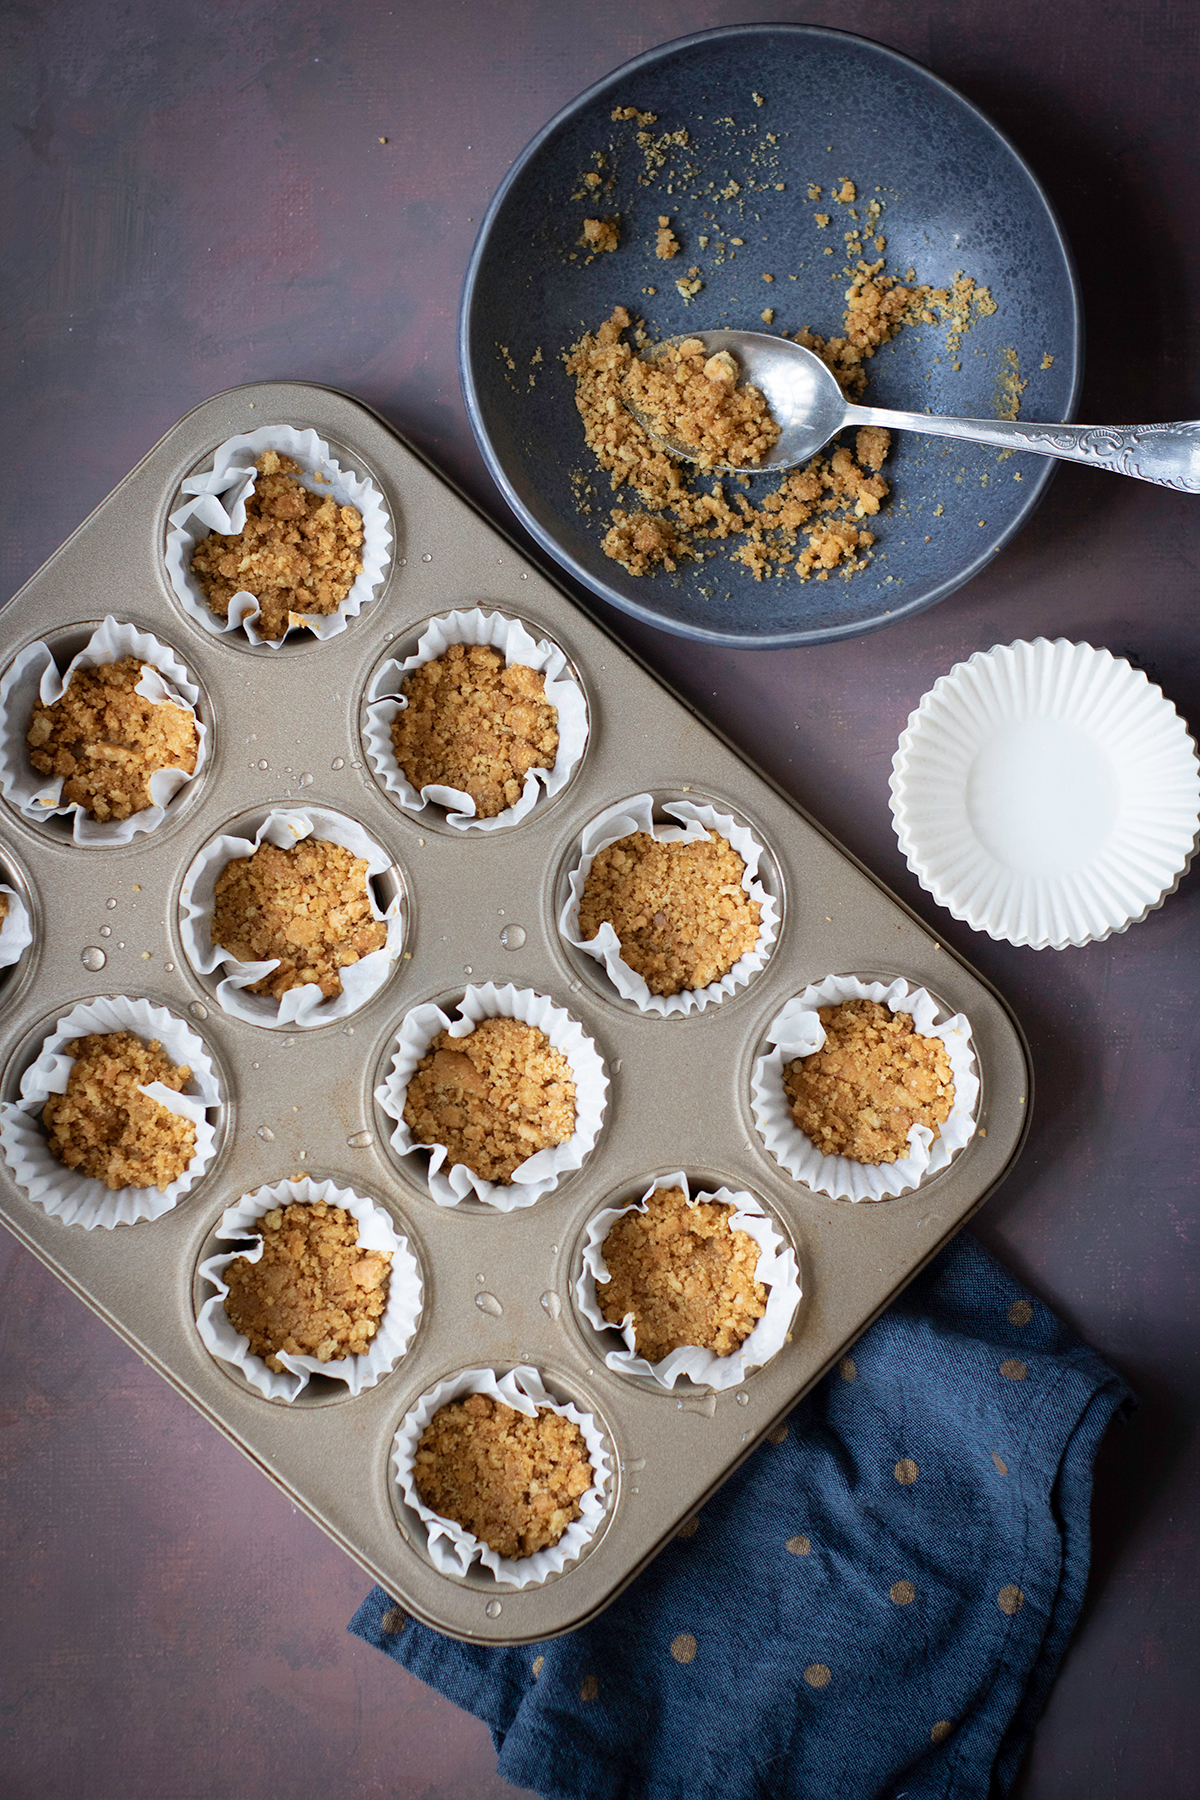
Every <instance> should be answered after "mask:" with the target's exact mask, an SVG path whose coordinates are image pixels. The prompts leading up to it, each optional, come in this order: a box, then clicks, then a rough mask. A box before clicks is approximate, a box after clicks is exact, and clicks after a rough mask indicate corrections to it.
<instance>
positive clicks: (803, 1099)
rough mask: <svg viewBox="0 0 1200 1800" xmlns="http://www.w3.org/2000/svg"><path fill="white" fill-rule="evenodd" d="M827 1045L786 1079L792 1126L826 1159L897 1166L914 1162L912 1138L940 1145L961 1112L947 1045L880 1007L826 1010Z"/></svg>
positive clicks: (848, 1004)
mask: <svg viewBox="0 0 1200 1800" xmlns="http://www.w3.org/2000/svg"><path fill="white" fill-rule="evenodd" d="M817 1016H818V1018H819V1019H820V1021H821V1023H822V1025H823V1026H824V1027H825V1042H824V1044H823V1046H822V1047H821V1049H820V1050H815V1051H814V1052H813V1054H812V1055H811V1056H801V1057H797V1059H796V1060H795V1061H794V1062H790V1063H788V1065H787V1067H786V1068H785V1069H784V1071H783V1090H784V1093H785V1094H786V1095H787V1098H788V1101H789V1103H790V1105H791V1111H792V1118H793V1119H794V1120H795V1122H796V1124H797V1125H798V1126H799V1127H800V1130H801V1131H802V1132H804V1134H805V1136H806V1137H808V1138H810V1139H811V1140H812V1142H813V1143H814V1144H815V1145H816V1147H817V1149H818V1150H819V1151H820V1152H821V1154H822V1155H823V1156H848V1157H850V1159H851V1160H852V1161H853V1162H861V1163H893V1162H896V1161H897V1160H898V1159H899V1158H900V1157H904V1156H907V1155H908V1149H909V1145H908V1133H909V1130H910V1128H911V1127H912V1126H913V1125H926V1126H928V1127H929V1129H930V1131H932V1133H933V1135H934V1137H935V1138H937V1137H938V1136H940V1131H939V1127H940V1126H942V1125H944V1124H945V1122H946V1120H947V1119H948V1118H949V1117H950V1109H951V1107H952V1106H953V1105H954V1081H953V1078H952V1076H951V1073H950V1058H949V1057H948V1056H947V1054H946V1046H945V1045H944V1044H943V1042H942V1040H941V1039H940V1038H930V1037H922V1036H921V1035H920V1034H919V1033H918V1032H915V1031H914V1030H913V1022H912V1015H911V1014H910V1013H905V1012H897V1013H894V1012H892V1010H891V1009H890V1007H887V1006H882V1005H881V1004H880V1003H879V1002H878V1001H877V1000H843V1001H842V1002H841V1004H840V1005H839V1006H820V1007H818V1008H817Z"/></svg>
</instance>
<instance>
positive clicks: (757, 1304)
mask: <svg viewBox="0 0 1200 1800" xmlns="http://www.w3.org/2000/svg"><path fill="white" fill-rule="evenodd" d="M733 1210H734V1209H733V1208H732V1207H731V1206H726V1205H724V1204H723V1203H722V1202H719V1201H714V1200H699V1201H697V1202H696V1204H695V1205H694V1206H689V1205H688V1203H687V1200H686V1198H685V1196H684V1192H683V1189H682V1188H677V1187H676V1188H658V1189H656V1190H655V1192H654V1193H653V1194H652V1195H651V1196H650V1199H649V1201H648V1202H647V1204H646V1210H645V1212H639V1211H637V1210H636V1209H635V1210H633V1211H631V1212H627V1213H623V1214H622V1216H621V1217H620V1218H619V1219H618V1220H616V1222H615V1223H614V1225H613V1227H612V1230H611V1231H610V1232H609V1234H608V1236H607V1237H606V1238H605V1240H604V1247H603V1255H604V1261H605V1263H606V1265H607V1267H608V1272H609V1275H610V1277H611V1280H610V1281H609V1282H608V1283H607V1284H605V1283H602V1282H597V1284H596V1297H597V1300H598V1301H599V1305H600V1311H601V1312H602V1314H603V1315H604V1317H605V1318H606V1319H607V1321H608V1323H609V1324H610V1325H620V1323H621V1321H622V1320H623V1319H624V1317H625V1315H626V1314H627V1313H632V1314H633V1329H634V1345H635V1348H636V1350H637V1353H638V1355H639V1356H644V1357H645V1358H646V1361H647V1362H652V1363H657V1362H661V1361H662V1359H663V1357H664V1356H668V1355H669V1354H670V1353H671V1351H672V1350H679V1349H681V1348H683V1347H684V1346H685V1345H697V1346H699V1347H700V1348H701V1349H702V1350H711V1351H712V1352H713V1353H714V1355H716V1356H732V1354H733V1352H734V1351H735V1350H738V1349H740V1348H741V1346H742V1345H743V1344H744V1343H745V1341H746V1339H747V1338H748V1337H749V1336H750V1333H751V1332H752V1331H753V1330H754V1327H755V1325H756V1324H757V1323H758V1321H759V1320H760V1319H761V1318H762V1316H763V1314H764V1313H765V1312H766V1310H767V1290H766V1288H765V1287H764V1286H763V1284H762V1282H761V1281H756V1280H755V1279H754V1271H755V1269H756V1268H757V1266H758V1258H759V1248H758V1245H757V1244H756V1243H755V1241H754V1239H753V1238H752V1237H751V1236H750V1234H749V1232H746V1231H734V1230H732V1229H731V1227H730V1224H729V1220H730V1217H731V1215H732V1213H733Z"/></svg>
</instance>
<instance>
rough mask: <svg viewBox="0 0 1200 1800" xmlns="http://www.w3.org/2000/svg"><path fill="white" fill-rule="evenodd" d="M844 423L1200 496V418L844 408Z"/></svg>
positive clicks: (864, 407)
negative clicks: (1102, 421)
mask: <svg viewBox="0 0 1200 1800" xmlns="http://www.w3.org/2000/svg"><path fill="white" fill-rule="evenodd" d="M846 424H847V425H885V426H887V427H888V429H889V430H898V431H921V432H924V433H925V435H926V436H927V437H952V438H963V439H965V440H966V442H967V443H971V444H995V445H997V446H998V447H999V448H1000V449H1002V450H1032V451H1033V453H1034V455H1035V456H1060V457H1062V458H1063V460H1064V461H1065V462H1077V463H1088V464H1090V465H1091V467H1092V468H1094V469H1111V470H1112V472H1113V473H1114V474H1115V475H1136V476H1137V478H1138V479H1139V481H1153V482H1156V483H1157V484H1158V486H1159V487H1168V488H1174V489H1175V490H1176V491H1177V492H1178V493H1183V494H1200V420H1197V419H1186V420H1184V421H1183V422H1182V423H1181V424H1177V425H1010V424H1008V423H1007V422H1006V421H1004V420H1002V419H947V418H943V417H939V416H938V415H937V414H935V413H904V412H888V411H886V410H885V409H884V408H883V407H878V406H848V407H847V408H846Z"/></svg>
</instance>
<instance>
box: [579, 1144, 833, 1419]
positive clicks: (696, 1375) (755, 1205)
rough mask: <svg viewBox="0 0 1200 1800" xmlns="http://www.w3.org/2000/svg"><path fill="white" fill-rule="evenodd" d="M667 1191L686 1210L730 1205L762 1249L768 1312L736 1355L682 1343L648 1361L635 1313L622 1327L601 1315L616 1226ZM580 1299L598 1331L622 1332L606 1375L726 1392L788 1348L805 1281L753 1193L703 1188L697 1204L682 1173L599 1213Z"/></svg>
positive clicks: (734, 1227)
mask: <svg viewBox="0 0 1200 1800" xmlns="http://www.w3.org/2000/svg"><path fill="white" fill-rule="evenodd" d="M662 1188H682V1189H683V1194H684V1198H685V1200H686V1201H687V1203H688V1205H689V1206H698V1205H699V1204H700V1202H701V1201H704V1200H714V1201H716V1202H717V1203H718V1204H719V1205H722V1206H732V1207H733V1208H734V1212H733V1215H732V1217H731V1218H730V1221H729V1227H730V1230H731V1231H744V1232H745V1233H746V1234H747V1236H748V1237H752V1238H753V1239H754V1241H755V1243H756V1244H757V1245H758V1247H759V1258H758V1262H757V1265H756V1266H755V1270H754V1277H755V1280H756V1281H761V1282H762V1283H763V1285H764V1286H765V1287H766V1288H767V1290H768V1292H767V1310H766V1312H765V1313H764V1315H763V1317H762V1318H761V1319H760V1320H759V1321H758V1324H757V1325H756V1326H755V1327H754V1330H753V1331H752V1332H751V1333H750V1335H749V1337H748V1338H747V1339H746V1340H745V1342H744V1343H743V1344H742V1345H741V1347H740V1349H738V1350H735V1351H734V1352H733V1354H732V1355H731V1356H718V1355H717V1354H716V1353H715V1352H714V1351H712V1350H704V1349H701V1348H700V1346H699V1345H697V1344H685V1345H682V1346H681V1347H680V1348H679V1349H678V1350H672V1351H671V1352H670V1354H669V1355H667V1356H665V1357H664V1358H663V1359H662V1361H661V1362H657V1363H652V1362H648V1361H647V1359H646V1358H645V1357H644V1356H639V1355H638V1354H637V1350H636V1348H635V1343H636V1336H635V1332H634V1325H633V1314H632V1313H626V1315H625V1317H624V1319H623V1320H622V1322H621V1324H620V1325H619V1326H614V1325H612V1324H610V1322H609V1321H608V1320H607V1319H606V1318H605V1317H604V1314H603V1313H602V1312H601V1310H600V1304H599V1296H598V1294H597V1291H596V1289H597V1283H600V1284H604V1283H606V1282H607V1281H608V1280H609V1279H610V1277H609V1272H608V1265H607V1263H606V1262H605V1260H604V1241H605V1239H606V1238H607V1236H608V1234H609V1232H610V1231H611V1230H612V1228H613V1225H614V1223H615V1222H616V1220H617V1219H619V1218H621V1217H623V1215H624V1214H625V1213H628V1212H645V1211H646V1208H647V1206H648V1205H649V1203H650V1200H651V1198H652V1197H653V1195H654V1194H656V1193H658V1192H659V1190H660V1189H662ZM575 1300H576V1303H577V1305H578V1307H579V1310H580V1312H581V1313H582V1314H583V1316H584V1318H585V1319H586V1320H587V1321H588V1324H589V1325H593V1326H594V1327H595V1328H596V1330H597V1331H601V1332H606V1333H607V1332H610V1331H619V1332H620V1334H621V1336H622V1337H623V1338H624V1340H625V1349H624V1350H610V1351H609V1352H608V1354H607V1355H606V1356H605V1358H604V1363H605V1367H606V1368H609V1369H614V1370H616V1371H618V1372H619V1373H621V1374H624V1375H648V1376H650V1377H651V1378H652V1379H653V1380H654V1381H657V1382H659V1383H660V1384H661V1385H662V1386H663V1387H665V1388H673V1387H674V1386H675V1383H676V1382H677V1381H679V1380H680V1379H681V1377H685V1376H686V1378H687V1379H688V1380H689V1381H694V1382H696V1383H697V1385H699V1386H704V1387H710V1388H716V1389H718V1390H722V1389H724V1388H731V1387H736V1386H737V1384H738V1383H739V1382H740V1381H744V1380H745V1379H746V1376H747V1374H748V1373H749V1371H750V1370H751V1369H757V1368H760V1367H761V1366H762V1364H763V1363H766V1362H770V1360H771V1358H772V1357H773V1356H775V1355H776V1354H777V1353H778V1352H779V1351H780V1350H781V1349H782V1348H783V1346H784V1344H785V1343H786V1342H787V1334H788V1327H789V1325H790V1324H791V1322H792V1318H793V1315H794V1314H795V1311H796V1307H797V1305H798V1304H799V1301H800V1277H799V1273H798V1271H797V1268H796V1256H795V1252H794V1251H793V1250H792V1248H791V1247H790V1245H788V1244H787V1243H786V1242H785V1240H784V1238H783V1236H782V1235H781V1233H780V1232H779V1231H778V1230H777V1229H776V1226H775V1225H774V1223H773V1221H772V1220H771V1219H770V1218H769V1217H768V1216H767V1214H766V1213H765V1212H764V1211H763V1209H762V1207H761V1206H760V1204H759V1202H758V1201H757V1200H756V1199H755V1198H754V1196H753V1195H752V1194H748V1193H746V1192H744V1191H743V1190H741V1189H739V1190H738V1191H737V1192H736V1193H731V1192H730V1190H729V1189H728V1188H724V1187H721V1188H716V1189H714V1190H712V1191H709V1190H707V1189H706V1190H705V1191H704V1192H703V1193H700V1194H697V1195H696V1196H695V1198H693V1197H692V1194H691V1191H690V1189H689V1186H688V1178H687V1176H686V1175H685V1174H684V1173H683V1171H682V1169H681V1170H679V1171H678V1172H677V1173H676V1174H674V1175H661V1176H659V1178H658V1180H657V1181H655V1182H653V1183H652V1184H651V1186H650V1187H649V1188H647V1190H646V1192H645V1193H644V1194H643V1195H642V1197H641V1199H640V1200H638V1201H636V1202H635V1203H634V1204H633V1205H631V1206H610V1207H606V1208H605V1209H604V1211H603V1212H599V1213H597V1214H596V1216H595V1218H594V1219H593V1220H592V1221H591V1224H590V1225H589V1226H588V1231H587V1237H586V1239H585V1241H584V1249H583V1269H582V1272H581V1274H580V1275H579V1277H578V1279H577V1281H576V1283H575Z"/></svg>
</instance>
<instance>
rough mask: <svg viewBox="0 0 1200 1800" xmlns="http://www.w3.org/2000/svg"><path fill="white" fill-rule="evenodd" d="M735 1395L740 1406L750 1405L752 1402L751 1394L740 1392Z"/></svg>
mask: <svg viewBox="0 0 1200 1800" xmlns="http://www.w3.org/2000/svg"><path fill="white" fill-rule="evenodd" d="M733 1397H734V1399H735V1400H736V1401H737V1403H738V1405H739V1406H749V1404H750V1396H749V1394H741V1393H738V1394H735V1395H734V1396H733Z"/></svg>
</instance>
